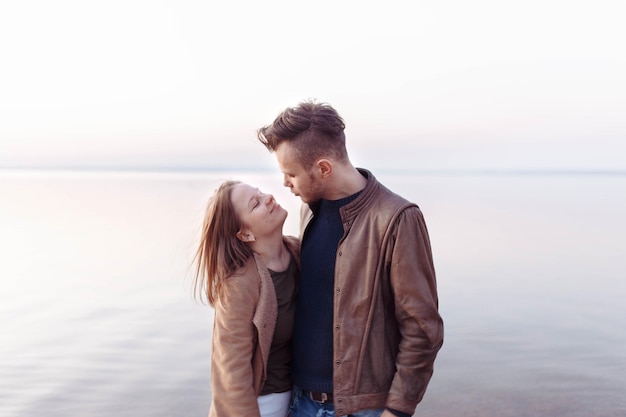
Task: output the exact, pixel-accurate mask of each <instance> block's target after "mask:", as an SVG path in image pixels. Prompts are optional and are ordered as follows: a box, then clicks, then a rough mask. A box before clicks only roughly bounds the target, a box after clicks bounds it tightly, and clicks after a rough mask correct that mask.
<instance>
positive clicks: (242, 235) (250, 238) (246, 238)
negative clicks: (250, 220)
mask: <svg viewBox="0 0 626 417" xmlns="http://www.w3.org/2000/svg"><path fill="white" fill-rule="evenodd" d="M237 239H239V240H241V241H242V242H246V243H247V242H254V241H255V240H256V238H255V237H254V235H253V234H252V232H250V231H249V230H246V231H244V230H240V231H238V232H237Z"/></svg>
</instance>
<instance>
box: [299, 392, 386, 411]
mask: <svg viewBox="0 0 626 417" xmlns="http://www.w3.org/2000/svg"><path fill="white" fill-rule="evenodd" d="M383 411H384V410H383V409H380V410H361V411H357V412H356V413H352V414H350V415H348V416H347V417H380V415H381V414H382V413H383ZM289 417H335V405H334V404H333V403H324V404H321V403H318V402H317V401H313V400H312V399H311V398H310V397H309V396H308V395H306V394H305V393H304V392H302V390H301V389H300V387H296V386H294V387H293V394H292V397H291V407H290V408H289ZM336 417H339V416H336Z"/></svg>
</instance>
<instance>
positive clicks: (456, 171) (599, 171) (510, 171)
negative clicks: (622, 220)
mask: <svg viewBox="0 0 626 417" xmlns="http://www.w3.org/2000/svg"><path fill="white" fill-rule="evenodd" d="M274 170H275V168H268V167H262V166H256V167H233V166H228V167H223V166H216V167H203V166H187V167H185V166H145V167H141V166H117V167H116V166H96V167H94V166H77V165H75V166H0V173H10V172H13V173H26V172H31V173H36V172H39V173H44V172H50V173H53V172H56V173H63V172H66V173H81V172H83V173H146V174H149V173H155V174H157V173H162V174H166V173H173V174H176V173H179V174H184V173H188V174H208V173H219V172H249V173H254V172H258V173H266V172H272V171H274ZM372 171H373V172H375V173H381V174H389V175H461V176H462V175H493V176H498V175H501V176H506V175H511V176H517V175H519V176H524V175H592V176H626V168H624V169H615V168H435V169H419V168H414V169H412V168H376V169H372ZM276 172H277V173H278V171H276Z"/></svg>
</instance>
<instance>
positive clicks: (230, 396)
mask: <svg viewBox="0 0 626 417" xmlns="http://www.w3.org/2000/svg"><path fill="white" fill-rule="evenodd" d="M244 279H245V277H241V276H238V277H231V278H228V279H227V280H225V281H224V282H223V284H222V287H221V288H220V294H219V298H218V301H217V302H216V303H215V320H214V326H213V352H212V354H211V388H212V401H211V412H210V413H209V415H210V416H216V417H238V416H252V417H255V416H256V417H259V416H260V414H259V407H258V403H257V396H256V394H255V390H254V377H253V370H252V357H253V354H254V346H255V337H256V334H255V329H254V325H253V324H252V317H253V315H254V310H255V306H256V304H257V301H258V300H255V299H254V296H253V295H252V294H251V292H250V291H249V290H248V289H247V288H246V285H245V284H244V282H243V281H242V280H244Z"/></svg>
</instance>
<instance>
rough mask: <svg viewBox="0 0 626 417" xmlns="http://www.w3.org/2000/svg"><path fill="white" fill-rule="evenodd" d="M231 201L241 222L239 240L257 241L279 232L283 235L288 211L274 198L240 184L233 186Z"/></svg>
mask: <svg viewBox="0 0 626 417" xmlns="http://www.w3.org/2000/svg"><path fill="white" fill-rule="evenodd" d="M230 199H231V202H232V204H233V207H234V208H235V212H236V213H237V216H238V218H239V220H240V222H241V230H240V231H239V233H238V234H237V236H238V237H239V239H241V240H243V241H244V242H248V241H257V240H259V239H260V238H262V237H265V236H269V235H273V234H276V233H277V232H279V233H281V234H282V227H283V224H284V223H285V219H286V218H287V210H285V209H284V208H282V207H281V206H280V204H278V203H277V202H276V200H274V196H272V195H271V194H263V193H262V192H261V191H260V190H259V189H258V188H254V187H252V186H251V185H248V184H244V183H239V184H235V185H234V186H233V188H232V190H231V194H230Z"/></svg>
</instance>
